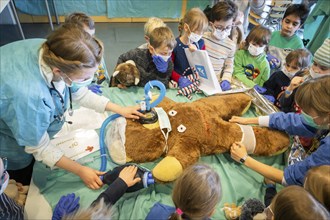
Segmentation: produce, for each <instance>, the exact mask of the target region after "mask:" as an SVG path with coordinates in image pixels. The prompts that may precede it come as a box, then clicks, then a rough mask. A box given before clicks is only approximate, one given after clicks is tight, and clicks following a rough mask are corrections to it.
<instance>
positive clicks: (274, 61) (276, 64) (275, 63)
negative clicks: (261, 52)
mask: <svg viewBox="0 0 330 220" xmlns="http://www.w3.org/2000/svg"><path fill="white" fill-rule="evenodd" d="M266 58H267V60H268V62H269V66H270V68H271V69H275V68H278V67H279V66H280V64H281V62H280V61H279V60H278V59H277V58H276V57H274V56H273V55H271V54H269V53H268V54H267V56H266Z"/></svg>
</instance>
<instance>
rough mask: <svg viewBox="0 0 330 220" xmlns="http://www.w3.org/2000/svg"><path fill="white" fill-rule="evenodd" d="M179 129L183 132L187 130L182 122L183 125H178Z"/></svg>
mask: <svg viewBox="0 0 330 220" xmlns="http://www.w3.org/2000/svg"><path fill="white" fill-rule="evenodd" d="M177 129H178V132H180V133H183V132H185V131H186V129H187V128H186V127H185V126H184V125H182V124H181V125H179V126H178V128H177Z"/></svg>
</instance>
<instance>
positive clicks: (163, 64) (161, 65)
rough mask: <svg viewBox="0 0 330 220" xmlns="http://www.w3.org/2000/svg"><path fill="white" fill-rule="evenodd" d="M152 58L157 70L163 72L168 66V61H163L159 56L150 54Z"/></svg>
mask: <svg viewBox="0 0 330 220" xmlns="http://www.w3.org/2000/svg"><path fill="white" fill-rule="evenodd" d="M152 60H153V61H154V64H155V65H156V68H157V70H158V71H159V72H161V73H165V72H166V70H167V67H168V61H165V60H164V59H163V58H162V57H161V56H157V55H155V56H152Z"/></svg>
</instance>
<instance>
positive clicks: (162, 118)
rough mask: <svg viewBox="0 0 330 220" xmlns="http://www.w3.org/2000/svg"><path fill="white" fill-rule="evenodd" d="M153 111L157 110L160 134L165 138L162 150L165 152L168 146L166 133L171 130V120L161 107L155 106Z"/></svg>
mask: <svg viewBox="0 0 330 220" xmlns="http://www.w3.org/2000/svg"><path fill="white" fill-rule="evenodd" d="M155 111H156V112H157V115H158V121H159V127H160V131H161V132H162V134H163V136H164V138H165V147H164V152H165V153H167V151H168V146H167V140H168V135H169V133H170V132H171V131H172V126H171V122H170V119H169V118H168V115H167V114H166V112H165V111H164V109H163V108H159V107H155ZM165 132H166V133H165Z"/></svg>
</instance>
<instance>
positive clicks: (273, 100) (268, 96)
mask: <svg viewBox="0 0 330 220" xmlns="http://www.w3.org/2000/svg"><path fill="white" fill-rule="evenodd" d="M263 96H264V97H265V98H266V99H267V100H268V101H270V102H271V103H273V104H274V102H275V98H274V96H272V95H263Z"/></svg>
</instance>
